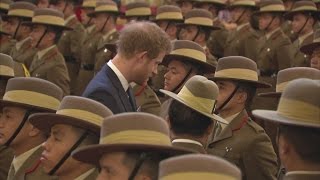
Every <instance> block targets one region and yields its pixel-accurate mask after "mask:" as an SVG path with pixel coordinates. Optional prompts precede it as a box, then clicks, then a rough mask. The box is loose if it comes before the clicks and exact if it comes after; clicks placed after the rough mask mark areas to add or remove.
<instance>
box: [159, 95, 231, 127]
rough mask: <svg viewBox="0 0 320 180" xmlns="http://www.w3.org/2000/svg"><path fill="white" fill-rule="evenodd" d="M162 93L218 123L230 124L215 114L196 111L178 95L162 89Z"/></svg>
mask: <svg viewBox="0 0 320 180" xmlns="http://www.w3.org/2000/svg"><path fill="white" fill-rule="evenodd" d="M160 92H162V93H163V94H165V95H167V96H169V97H171V98H173V99H175V100H177V101H179V102H180V103H182V104H184V105H185V106H188V107H189V108H191V109H193V110H195V111H197V112H199V113H201V114H203V115H205V116H207V117H209V118H211V119H212V120H216V121H219V122H221V123H223V124H229V122H228V121H226V120H225V119H223V118H222V117H220V116H218V115H215V114H210V113H206V112H203V111H200V110H199V109H196V108H194V107H192V106H190V105H189V104H188V103H186V102H185V101H184V100H183V99H181V98H180V97H179V96H178V95H177V94H175V93H173V92H170V91H167V90H164V89H160Z"/></svg>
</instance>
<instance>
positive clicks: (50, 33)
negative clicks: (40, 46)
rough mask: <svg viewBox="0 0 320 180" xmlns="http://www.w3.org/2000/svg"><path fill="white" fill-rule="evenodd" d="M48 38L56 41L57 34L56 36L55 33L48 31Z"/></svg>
mask: <svg viewBox="0 0 320 180" xmlns="http://www.w3.org/2000/svg"><path fill="white" fill-rule="evenodd" d="M46 36H47V38H48V40H50V41H54V39H55V37H56V34H55V33H54V32H50V31H48V32H47V33H46Z"/></svg>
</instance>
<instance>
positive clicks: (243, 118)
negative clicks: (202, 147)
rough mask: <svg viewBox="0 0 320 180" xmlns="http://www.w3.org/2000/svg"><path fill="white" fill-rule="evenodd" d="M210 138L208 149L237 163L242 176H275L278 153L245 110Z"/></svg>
mask: <svg viewBox="0 0 320 180" xmlns="http://www.w3.org/2000/svg"><path fill="white" fill-rule="evenodd" d="M210 139H211V138H209V142H208V144H209V145H208V148H207V153H208V154H212V155H216V156H220V157H222V158H224V159H226V160H228V161H230V162H232V163H234V164H235V165H237V166H238V167H239V168H240V169H241V172H242V176H243V178H242V179H243V180H269V179H271V180H272V179H276V175H277V171H278V170H277V156H276V153H275V152H274V150H273V147H272V144H271V141H270V139H269V137H268V136H267V135H266V133H265V132H264V130H263V129H262V128H261V127H260V126H259V125H257V124H256V123H255V122H254V121H252V120H251V119H250V118H248V114H247V112H246V111H245V110H243V111H242V112H241V113H240V114H239V115H238V116H237V117H236V118H235V119H233V120H232V121H231V123H230V124H228V125H227V126H226V127H225V128H224V129H223V130H222V131H221V132H220V133H219V132H217V133H216V135H215V136H214V138H213V140H210Z"/></svg>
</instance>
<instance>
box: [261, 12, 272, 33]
mask: <svg viewBox="0 0 320 180" xmlns="http://www.w3.org/2000/svg"><path fill="white" fill-rule="evenodd" d="M271 21H272V15H271V14H269V13H263V14H260V15H259V29H260V30H265V29H266V28H267V27H268V25H269V23H270V22H271Z"/></svg>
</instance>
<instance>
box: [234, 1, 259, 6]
mask: <svg viewBox="0 0 320 180" xmlns="http://www.w3.org/2000/svg"><path fill="white" fill-rule="evenodd" d="M230 6H252V7H255V6H256V1H254V0H234V1H233V2H231V4H230Z"/></svg>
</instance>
